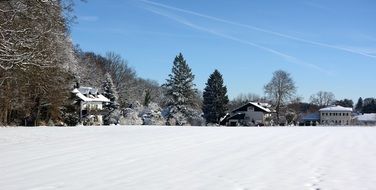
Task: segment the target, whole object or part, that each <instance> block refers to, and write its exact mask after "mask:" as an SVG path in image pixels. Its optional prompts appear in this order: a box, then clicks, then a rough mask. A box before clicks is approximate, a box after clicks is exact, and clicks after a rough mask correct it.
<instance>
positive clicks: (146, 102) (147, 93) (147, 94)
mask: <svg viewBox="0 0 376 190" xmlns="http://www.w3.org/2000/svg"><path fill="white" fill-rule="evenodd" d="M150 102H151V90H150V89H147V90H146V91H145V97H144V104H143V105H144V106H146V107H147V106H149V104H150Z"/></svg>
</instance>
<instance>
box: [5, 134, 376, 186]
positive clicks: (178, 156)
mask: <svg viewBox="0 0 376 190" xmlns="http://www.w3.org/2000/svg"><path fill="white" fill-rule="evenodd" d="M375 137H376V128H359V127H343V128H324V127H316V128H201V127H76V128H46V127H40V128H0V189H4V190H16V189H17V190H54V189H59V190H61V189H64V190H68V189H69V190H72V189H77V190H78V189H85V190H86V189H90V190H96V189H111V190H114V189H127V190H169V189H177V190H195V189H200V190H211V189H213V190H246V189H248V190H261V189H263V190H277V189H278V190H305V189H307V190H308V189H313V190H319V189H320V190H326V189H330V190H346V189H351V190H352V189H354V190H366V189H375V188H376V187H375V186H376V138H375Z"/></svg>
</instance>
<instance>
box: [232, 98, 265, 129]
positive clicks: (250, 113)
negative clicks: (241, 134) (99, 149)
mask: <svg viewBox="0 0 376 190" xmlns="http://www.w3.org/2000/svg"><path fill="white" fill-rule="evenodd" d="M271 113H272V112H271V110H270V109H269V108H268V104H265V103H257V102H248V103H246V104H245V105H243V106H241V107H239V108H237V109H235V110H233V111H232V112H231V113H230V114H229V116H228V118H227V125H230V126H237V125H246V126H252V125H253V126H255V125H264V124H266V118H268V117H271Z"/></svg>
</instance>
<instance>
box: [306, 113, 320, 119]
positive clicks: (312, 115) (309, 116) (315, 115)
mask: <svg viewBox="0 0 376 190" xmlns="http://www.w3.org/2000/svg"><path fill="white" fill-rule="evenodd" d="M302 121H320V113H309V114H307V115H304V116H303V117H302Z"/></svg>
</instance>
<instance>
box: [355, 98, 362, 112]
mask: <svg viewBox="0 0 376 190" xmlns="http://www.w3.org/2000/svg"><path fill="white" fill-rule="evenodd" d="M362 109H363V99H362V97H360V98H359V99H358V102H357V103H356V105H355V111H357V112H362Z"/></svg>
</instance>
